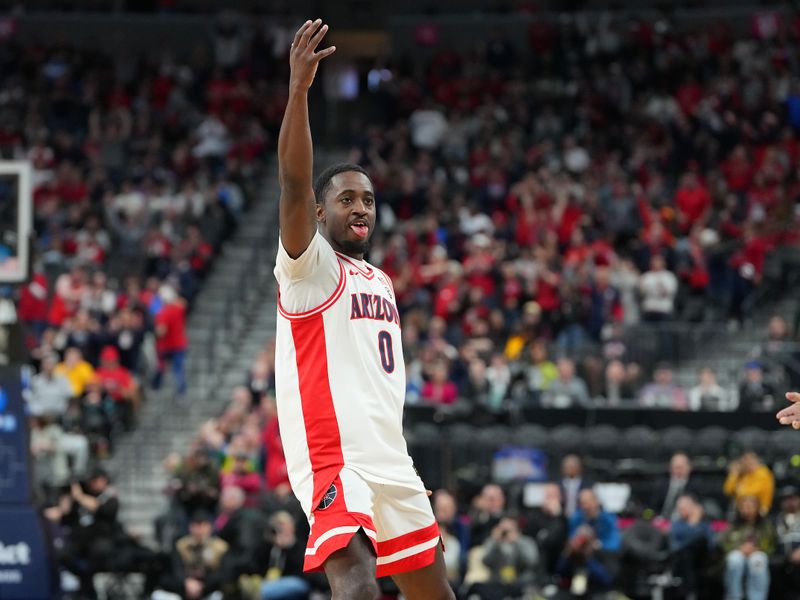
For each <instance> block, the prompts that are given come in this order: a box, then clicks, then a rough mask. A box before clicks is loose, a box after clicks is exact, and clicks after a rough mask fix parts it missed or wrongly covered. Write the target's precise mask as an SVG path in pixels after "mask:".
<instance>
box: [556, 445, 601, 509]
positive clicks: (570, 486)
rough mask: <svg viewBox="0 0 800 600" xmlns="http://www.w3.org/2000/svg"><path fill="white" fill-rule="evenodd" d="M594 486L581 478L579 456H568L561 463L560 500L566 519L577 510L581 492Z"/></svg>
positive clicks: (581, 465)
mask: <svg viewBox="0 0 800 600" xmlns="http://www.w3.org/2000/svg"><path fill="white" fill-rule="evenodd" d="M593 485H594V483H593V482H591V481H589V480H588V479H586V478H585V477H584V476H583V462H581V459H580V457H579V456H577V455H575V454H568V455H567V456H565V457H564V460H563V461H561V481H560V482H559V486H560V487H561V498H562V499H563V504H564V514H565V515H566V516H567V518H569V517H571V516H572V514H573V513H574V512H575V511H576V510H578V497H579V496H580V493H581V491H582V490H586V489H591V488H592V486H593Z"/></svg>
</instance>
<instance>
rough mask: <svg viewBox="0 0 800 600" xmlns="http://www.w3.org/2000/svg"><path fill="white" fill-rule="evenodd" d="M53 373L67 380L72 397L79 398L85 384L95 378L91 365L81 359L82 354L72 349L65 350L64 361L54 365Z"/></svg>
mask: <svg viewBox="0 0 800 600" xmlns="http://www.w3.org/2000/svg"><path fill="white" fill-rule="evenodd" d="M54 372H55V373H56V374H57V375H63V376H64V377H66V378H67V379H68V380H69V384H70V387H71V388H72V395H73V396H76V397H80V396H82V395H83V392H84V390H85V389H86V384H87V383H89V382H90V381H91V380H92V379H94V377H95V372H94V368H93V367H92V365H91V364H90V363H89V362H88V361H86V360H84V359H83V353H82V352H81V351H80V350H79V349H78V348H74V347H70V348H67V350H66V352H65V353H64V360H63V361H62V362H60V363H59V364H58V365H56V368H55V370H54Z"/></svg>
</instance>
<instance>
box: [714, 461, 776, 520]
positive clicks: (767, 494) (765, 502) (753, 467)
mask: <svg viewBox="0 0 800 600" xmlns="http://www.w3.org/2000/svg"><path fill="white" fill-rule="evenodd" d="M723 491H724V492H725V494H726V495H728V496H731V497H732V498H733V500H734V501H735V502H738V500H739V498H742V497H744V496H755V497H756V498H758V504H759V507H760V509H761V514H762V515H765V514H767V513H768V512H769V510H770V509H771V508H772V497H773V495H774V493H775V477H773V475H772V471H770V470H769V467H767V466H766V465H763V464H761V461H760V460H759V459H758V456H756V454H755V453H753V452H745V453H744V454H742V456H741V458H740V459H739V460H737V461H734V462H733V463H732V464H731V468H730V472H729V473H728V478H727V479H726V480H725V485H724V487H723Z"/></svg>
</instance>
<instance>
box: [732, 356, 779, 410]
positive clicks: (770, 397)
mask: <svg viewBox="0 0 800 600" xmlns="http://www.w3.org/2000/svg"><path fill="white" fill-rule="evenodd" d="M775 398H776V394H775V389H774V388H773V387H772V385H771V384H770V383H768V382H767V381H764V371H763V369H762V368H761V363H759V362H756V361H751V362H749V363H747V365H745V372H744V381H743V382H742V384H741V385H740V386H739V410H740V411H743V412H749V411H754V412H755V411H759V412H761V411H769V410H772V407H773V406H774V404H775Z"/></svg>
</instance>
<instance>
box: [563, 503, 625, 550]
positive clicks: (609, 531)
mask: <svg viewBox="0 0 800 600" xmlns="http://www.w3.org/2000/svg"><path fill="white" fill-rule="evenodd" d="M578 501H579V508H578V510H577V511H575V514H573V515H572V516H571V517H570V519H569V535H570V540H571V541H573V540H574V538H575V537H576V536H577V535H579V531H583V528H584V526H586V525H588V526H589V527H590V528H591V529H592V531H594V533H595V538H596V541H597V548H598V549H599V550H604V551H606V552H616V551H618V550H619V547H620V542H621V538H620V533H619V525H618V524H617V518H616V517H615V516H613V515H611V514H609V513H607V512H606V511H604V510H603V508H602V507H601V506H600V501H599V500H598V499H597V494H596V493H595V491H594V490H593V489H585V490H583V491H581V494H580V497H579V499H578Z"/></svg>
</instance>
